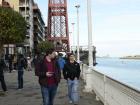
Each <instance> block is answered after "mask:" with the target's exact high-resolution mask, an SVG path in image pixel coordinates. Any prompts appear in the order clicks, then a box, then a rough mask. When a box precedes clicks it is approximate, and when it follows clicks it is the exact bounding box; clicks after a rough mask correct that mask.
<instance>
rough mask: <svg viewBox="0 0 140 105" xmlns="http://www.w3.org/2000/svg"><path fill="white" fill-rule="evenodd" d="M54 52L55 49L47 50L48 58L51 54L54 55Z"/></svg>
mask: <svg viewBox="0 0 140 105" xmlns="http://www.w3.org/2000/svg"><path fill="white" fill-rule="evenodd" d="M53 52H54V49H52V48H51V49H47V51H46V56H48V55H49V54H52V53H53Z"/></svg>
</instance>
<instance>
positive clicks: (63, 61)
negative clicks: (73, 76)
mask: <svg viewBox="0 0 140 105" xmlns="http://www.w3.org/2000/svg"><path fill="white" fill-rule="evenodd" d="M65 63H66V62H65V60H64V59H63V58H62V57H59V58H58V64H59V67H60V70H63V68H64V65H65Z"/></svg>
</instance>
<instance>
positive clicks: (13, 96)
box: [0, 71, 103, 105]
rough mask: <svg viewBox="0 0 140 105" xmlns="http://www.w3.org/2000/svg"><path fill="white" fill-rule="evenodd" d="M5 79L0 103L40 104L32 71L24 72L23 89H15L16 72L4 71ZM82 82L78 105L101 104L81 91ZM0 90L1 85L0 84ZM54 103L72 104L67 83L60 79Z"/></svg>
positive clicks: (3, 104)
mask: <svg viewBox="0 0 140 105" xmlns="http://www.w3.org/2000/svg"><path fill="white" fill-rule="evenodd" d="M5 80H6V84H7V87H8V93H6V94H3V92H2V91H0V105H42V97H41V92H40V86H39V85H38V78H37V77H36V76H34V72H32V71H26V72H25V73H24V89H23V90H17V72H13V73H5ZM83 87H84V85H83V83H82V82H81V83H80V89H79V93H80V102H79V105H103V104H102V103H101V102H98V101H96V100H95V95H94V94H89V93H84V92H83ZM0 90H1V86H0ZM54 105H72V104H69V103H68V97H67V84H66V81H65V80H63V79H62V80H61V83H60V84H59V88H58V92H57V96H56V98H55V104H54Z"/></svg>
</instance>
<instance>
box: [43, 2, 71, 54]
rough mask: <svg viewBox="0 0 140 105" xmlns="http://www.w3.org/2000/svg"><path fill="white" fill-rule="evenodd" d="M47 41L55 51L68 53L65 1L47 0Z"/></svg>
mask: <svg viewBox="0 0 140 105" xmlns="http://www.w3.org/2000/svg"><path fill="white" fill-rule="evenodd" d="M48 2H49V3H48V28H47V37H46V38H47V40H48V41H51V42H53V43H54V45H55V50H56V51H59V52H60V51H62V52H69V51H70V45H69V31H68V14H67V0H48Z"/></svg>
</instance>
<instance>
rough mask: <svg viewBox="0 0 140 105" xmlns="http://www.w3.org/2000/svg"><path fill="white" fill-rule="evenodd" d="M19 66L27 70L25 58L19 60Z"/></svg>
mask: <svg viewBox="0 0 140 105" xmlns="http://www.w3.org/2000/svg"><path fill="white" fill-rule="evenodd" d="M21 65H22V67H24V69H26V68H27V60H26V59H25V58H23V59H22V60H21Z"/></svg>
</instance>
